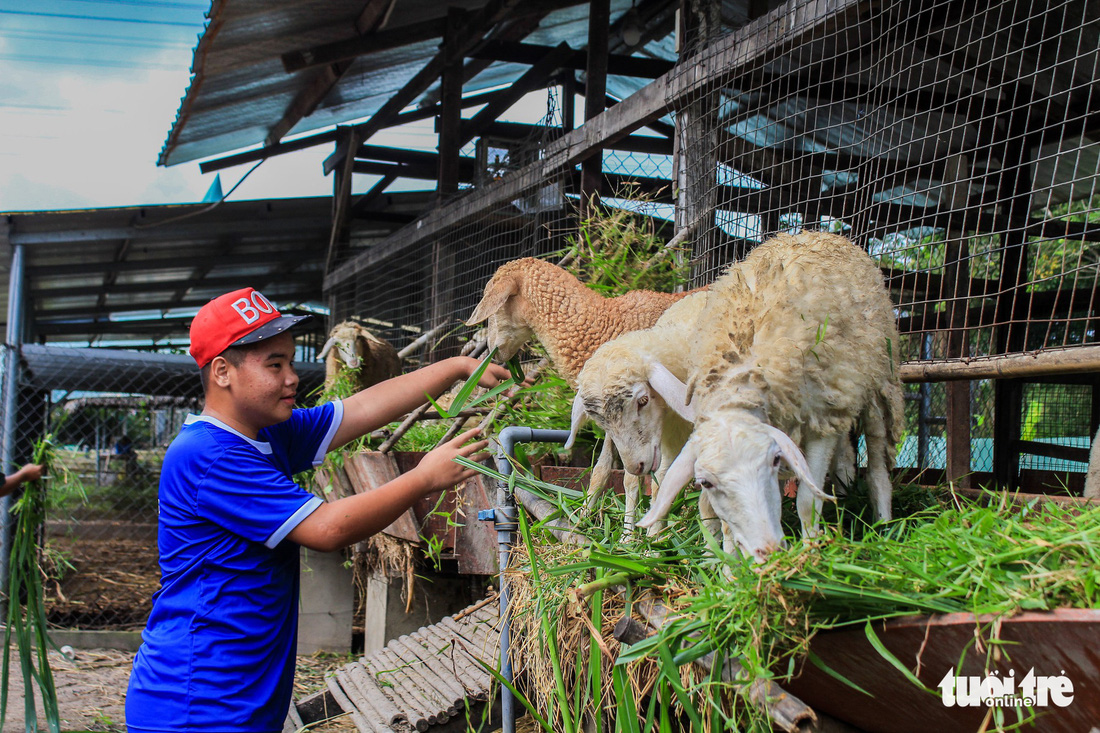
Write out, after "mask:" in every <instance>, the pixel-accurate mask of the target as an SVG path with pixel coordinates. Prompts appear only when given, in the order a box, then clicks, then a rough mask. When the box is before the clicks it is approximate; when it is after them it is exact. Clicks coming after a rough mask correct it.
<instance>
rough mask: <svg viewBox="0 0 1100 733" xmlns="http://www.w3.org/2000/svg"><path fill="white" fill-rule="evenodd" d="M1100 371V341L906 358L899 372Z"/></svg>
mask: <svg viewBox="0 0 1100 733" xmlns="http://www.w3.org/2000/svg"><path fill="white" fill-rule="evenodd" d="M1097 371H1100V345H1095V344H1094V345H1088V346H1075V347H1073V348H1069V349H1052V350H1049V351H1038V352H1028V353H1024V354H1008V355H1005V356H988V357H970V358H969V359H968V360H963V361H957V362H906V363H905V364H902V365H901V368H900V370H899V376H900V378H901V381H903V382H948V381H951V380H955V379H1011V378H1035V377H1043V376H1048V375H1058V374H1087V373H1094V372H1097Z"/></svg>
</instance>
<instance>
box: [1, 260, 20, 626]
mask: <svg viewBox="0 0 1100 733" xmlns="http://www.w3.org/2000/svg"><path fill="white" fill-rule="evenodd" d="M24 257H25V255H24V251H23V245H21V244H17V245H14V246H13V247H12V256H11V272H10V274H9V276H8V330H7V337H6V339H5V343H4V377H3V379H4V392H3V394H4V407H3V410H4V418H3V420H4V422H3V431H4V432H3V436H2V439H3V443H2V445H3V470H4V474H5V475H6V474H9V473H12V472H13V471H14V470H15V466H14V465H13V462H14V460H15V438H16V435H15V428H16V419H15V418H16V410H17V409H18V407H19V347H20V345H21V344H22V343H23V305H24V302H23V274H24V269H25V264H24ZM11 503H12V497H11V495H10V494H9V495H8V496H5V497H3V498H0V588H7V587H8V577H9V575H10V573H11V565H10V559H11V540H12V523H11ZM0 614H2V617H3V618H7V616H8V604H7V600H4V599H0Z"/></svg>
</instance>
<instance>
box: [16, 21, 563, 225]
mask: <svg viewBox="0 0 1100 733" xmlns="http://www.w3.org/2000/svg"><path fill="white" fill-rule="evenodd" d="M209 6H210V4H209V2H208V0H0V211H39V210H58V209H72V208H95V207H105V206H131V205H141V204H156V203H189V202H194V201H200V200H202V197H203V196H204V195H205V193H206V191H207V190H208V188H209V187H210V184H211V183H212V182H213V180H214V174H207V175H203V174H201V173H200V172H199V166H198V163H197V162H191V163H184V164H181V165H177V166H172V167H170V168H163V167H158V166H157V165H156V159H157V155H158V154H159V152H160V150H161V147H162V146H163V144H164V140H165V138H166V137H167V135H168V131H169V129H170V128H171V125H172V121H173V120H174V119H175V116H176V111H177V110H178V109H179V104H180V97H182V96H183V94H184V92H185V91H186V90H187V87H188V84H189V80H190V71H189V70H190V67H191V60H192V55H193V51H194V47H195V45H196V43H197V42H198V38H199V36H200V34H201V33H202V30H203V26H204V20H205V19H204V13H205V12H206V11H207V10H208V9H209ZM535 96H539V95H535ZM529 97H530V95H529ZM545 105H546V102H545V96H541V97H540V98H538V99H534V98H529V99H527V100H524V101H521V102H520V103H519V104H518V105H517V106H516V107H515V108H513V109H512V110H510V111H509V113H508V114H506V115H505V117H504V118H505V119H511V120H514V121H523V122H535V121H537V120H539V119H540V118H541V117H542V116H543V114H544V113H545V109H546V106H545ZM475 112H476V109H472V110H467V112H466V114H467V115H470V114H473V113H475ZM436 139H437V138H436V135H435V133H434V132H433V121H432V120H424V121H422V122H420V123H416V124H415V125H409V126H405V127H403V128H400V129H395V130H385V131H383V132H382V133H380V134H378V135H376V136H375V137H374V138H372V139H371V142H372V143H374V144H377V145H393V146H399V147H411V148H419V149H423V150H434V149H435V146H436ZM331 152H332V146H331V145H323V146H318V147H315V148H311V149H308V150H304V151H300V152H296V153H291V154H289V155H284V156H279V157H276V158H272V159H270V160H268V161H266V162H265V163H264V164H263V165H261V166H260V167H259V168H258V169H257V170H256V171H255V172H254V173H252V174H251V175H250V176H249V177H248V178H247V180H245V181H244V183H243V184H242V185H241V186H240V188H238V189H237V191H236V192H234V193H233V194H232V196H231V197H230V198H231V200H235V201H239V200H243V199H262V198H273V197H287V196H327V195H331V193H332V181H331V178H326V177H324V176H323V175H322V172H321V164H322V161H323V160H324V158H325V157H326V156H327V155H329V154H330V153H331ZM250 167H251V166H240V167H238V168H230V169H227V170H224V171H222V172H221V176H222V189H223V190H224V191H229V189H230V188H231V187H232V186H233V185H234V184H235V183H236V182H237V181H238V180H240V179H241V177H242V176H244V174H245V173H246V172H247V170H248V169H249V168H250ZM376 180H378V179H377V178H376V177H374V176H356V178H355V188H356V190H360V191H363V190H367V188H369V187H370V186H371V185H373V183H374V182H375V181H376ZM402 184H404V185H402ZM430 185H431V184H430V183H427V182H422V181H420V182H411V181H410V182H401V181H399V182H398V183H397V184H396V185H395V186H393V187H391V188H392V189H395V190H400V189H402V188H404V189H408V188H424V187H426V186H430Z"/></svg>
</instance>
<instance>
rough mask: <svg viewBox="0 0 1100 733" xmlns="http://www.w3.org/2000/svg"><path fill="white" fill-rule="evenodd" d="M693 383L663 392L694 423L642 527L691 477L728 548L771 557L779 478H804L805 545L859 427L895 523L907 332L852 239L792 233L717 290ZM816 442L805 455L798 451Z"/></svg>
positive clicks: (710, 298) (884, 514) (701, 332)
mask: <svg viewBox="0 0 1100 733" xmlns="http://www.w3.org/2000/svg"><path fill="white" fill-rule="evenodd" d="M696 337H697V341H696V344H695V347H694V348H695V349H696V350H697V356H696V359H694V360H693V364H692V365H691V369H690V374H689V378H688V382H687V385H685V384H683V383H682V382H680V381H679V380H678V379H677V378H676V377H675V376H674V375H673V374H672V373H671V372H669V374H668V375H667V377H666V378H664V379H659V380H657V381H655V382H654V384H653V386H654V388H655V390H656V391H657V392H658V393H659V394H660V395H661V397H662V399H663V400H664V401H665V403H667V404H668V405H669V406H670V407H672V408H673V409H675V410H677V411H678V412H680V414H681V416H682V417H684V419H686V420H688V421H690V422H693V423H694V428H693V430H692V433H691V436H690V438H689V439H688V440H687V442H686V444H685V445H684V447H683V449H682V450H681V451H680V453H679V455H678V456H677V457H676V459H675V460H674V461H673V462H672V464H671V465H670V466H669V468H668V470H667V472H666V473H665V476H664V481H663V482H662V483H661V485H660V488H659V489H658V491H657V494H656V496H655V497H654V500H653V503H652V505H651V507H650V510H649V512H648V513H647V514H646V516H645V517H643V518H642V520H641V521H640V522H639V525H640V526H643V527H652V526H654V525H656V523H657V522H659V520H661V519H662V518H663V517H664V516H665V515H666V514H667V513H668V510H669V508H670V507H671V506H672V502H673V500H674V499H675V497H676V496H677V495H678V494H679V492H680V490H681V489H682V488H683V487H684V486H685V485H686V484H687V483H688V482H689V481H690V480H691V478H692V477H693V476H694V477H695V480H696V483H697V484H698V485H699V487H700V488H701V489H702V492H703V494H704V495H705V496H706V497H707V499H708V500H709V502H710V504H711V506H712V507H713V509H714V511H715V513H716V514H717V515H718V516H719V517H720V518H721V519H722V521H723V535H724V536H723V544H724V545H725V547H726V549H727V551H733V548H734V547H740V549H741V550H742V551H743V552H744V553H745V554H746V555H748V556H749V557H752V558H754V559H756V560H758V561H762V560H763V559H764V558H766V557H767V555H768V554H769V553H770V552H772V551H773V550H775V549H776V548H778V547H779V546H780V545H781V543H782V536H783V535H782V528H781V526H780V523H779V517H780V503H781V502H780V494H781V492H780V489H779V483H778V471H779V468H780V465H781V464H782V463H784V462H785V463H786V464H787V465H788V466H789V467H790V468H791V469H792V470H793V471H794V473H795V475H796V476H797V477H798V479H799V487H798V496H797V506H798V514H799V519H800V521H801V524H802V532H803V536H806V537H812V536H814V535H815V534H816V533H817V518H818V515H819V514H820V510H821V506H822V501H823V500H826V499H832V498H833V497H831V496H829V495H827V494H825V492H824V491H823V490H822V488H821V487H822V486H823V485H824V481H825V477H826V475H827V474H828V471H829V468H830V465H831V462H832V458H833V454H834V452H835V450H836V447H837V446H838V445H839V444H840V442H841V441H843V440H846V436H847V434H848V433H849V431H850V430H851V429H852V428H853V427H854V426H855V425H856V423H857V421H861V422H862V425H863V429H864V434H865V436H866V443H867V455H868V458H867V460H868V484H869V491H870V494H871V498H872V504H873V507H874V510H875V514H876V516H877V517H878V518H880V519H888V518H889V517H890V515H891V510H890V502H891V495H892V488H891V485H890V478H889V473H888V472H889V469H890V468H891V467H892V466H893V459H894V445H895V444H896V442H897V439H898V436H899V435H900V433H901V418H902V391H901V384H900V382H899V380H898V369H897V367H898V360H897V352H898V333H897V328H896V325H895V320H894V312H893V306H892V304H891V302H890V298H889V294H888V292H887V290H886V288H885V285H884V283H883V278H882V273H881V271H880V270H879V268H878V267H877V266H876V265H875V263H874V261H873V260H871V258H870V257H868V256H867V254H866V253H865V252H863V251H862V250H861V249H859V248H858V247H856V246H855V245H854V244H852V243H851V242H849V241H848V240H847V239H845V238H844V237H841V236H838V235H833V234H828V233H821V232H803V233H801V234H798V235H786V234H781V235H778V236H776V237H775V238H773V239H770V240H768V241H767V242H765V243H764V244H761V245H760V246H759V247H757V248H756V249H755V250H754V251H753V252H752V253H751V254H750V255H749V256H748V257H747V258H746V259H745V260H744V261H743V262H741V263H739V264H737V265H734V266H733V267H731V268H730V269H729V271H728V272H727V273H726V274H725V275H723V276H722V277H721V278H720V279H719V280H718V281H716V282H715V283H714V285H713V286H712V287H711V289H710V291H709V293H708V294H707V296H706V304H705V305H704V307H703V311H702V314H701V316H700V318H699V319H698V321H697V324H696ZM800 445H801V446H804V447H805V453H803V451H802V450H801V449H800V448H799V446H800Z"/></svg>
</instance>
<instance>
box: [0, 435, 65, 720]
mask: <svg viewBox="0 0 1100 733" xmlns="http://www.w3.org/2000/svg"><path fill="white" fill-rule="evenodd" d="M32 462H33V463H37V464H39V465H41V466H42V467H43V478H42V479H40V480H38V481H30V482H27V483H26V484H24V486H23V491H22V494H21V495H20V496H19V499H18V500H17V501H15V502H14V503H13V504H12V506H11V516H12V540H11V556H10V559H9V578H8V597H7V603H8V618H7V625H6V627H5V629H4V662H3V667H2V670H0V726H3V722H4V720H5V719H6V717H7V711H8V680H9V675H10V672H11V670H10V669H9V667H10V660H11V655H10V653H9V651H8V650H9V649H10V648H11V647H10V645H11V641H12V637H14V638H15V643H16V646H17V647H18V650H19V667H20V670H21V671H22V674H23V690H24V692H23V720H24V721H25V723H26V729H27V730H28V731H36V730H38V716H37V712H36V710H35V704H34V697H35V696H34V688H35V687H37V688H38V694H39V696H40V698H41V700H42V707H43V710H44V712H45V714H46V726H47V728H48V730H49V731H50V733H58V731H59V730H60V720H61V716H60V713H59V712H58V706H57V692H56V690H55V689H54V682H53V673H52V672H51V671H50V660H49V656H48V652H49V647H51V646H53V643H52V642H51V641H50V638H49V636H48V634H47V625H46V609H45V604H44V601H43V594H42V575H43V574H42V571H41V569H40V568H39V564H38V532H39V530H40V528H41V527H42V525H43V523H44V522H45V519H46V477H48V476H50V474H51V469H52V468H53V463H54V461H53V444H52V443H51V438H50V436H48V435H47V436H45V437H43V438H42V439H41V440H39V441H38V443H36V444H35V447H34V452H33V458H32ZM36 656H37V661H36V660H35V657H36Z"/></svg>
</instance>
